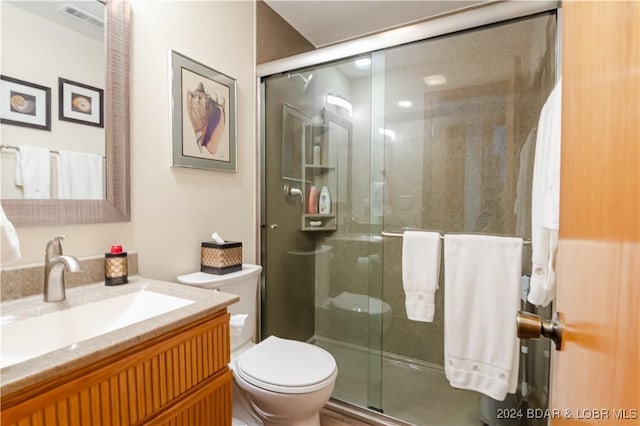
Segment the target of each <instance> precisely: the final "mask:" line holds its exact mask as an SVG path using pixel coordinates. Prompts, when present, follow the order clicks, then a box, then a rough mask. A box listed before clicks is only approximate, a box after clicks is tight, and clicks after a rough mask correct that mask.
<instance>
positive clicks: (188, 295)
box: [0, 276, 239, 398]
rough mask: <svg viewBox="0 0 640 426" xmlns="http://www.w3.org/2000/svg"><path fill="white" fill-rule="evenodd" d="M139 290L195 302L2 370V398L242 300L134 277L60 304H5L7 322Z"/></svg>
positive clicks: (87, 288) (33, 299)
mask: <svg viewBox="0 0 640 426" xmlns="http://www.w3.org/2000/svg"><path fill="white" fill-rule="evenodd" d="M140 290H149V291H153V292H157V293H162V294H166V295H169V296H174V297H180V298H185V299H190V300H193V301H194V303H192V304H190V305H187V306H184V307H182V308H179V309H176V310H173V311H170V312H167V313H165V314H162V315H159V316H156V317H153V318H150V319H147V320H144V321H140V322H137V323H135V324H131V325H129V326H126V327H123V328H120V329H118V330H115V331H112V332H109V333H107V334H103V335H101V336H97V337H93V338H90V339H87V340H84V341H82V342H78V343H76V344H73V345H71V346H68V347H65V348H62V349H59V350H56V351H53V352H49V353H46V354H44V355H41V356H38V357H35V358H32V359H29V360H26V361H23V362H20V363H18V364H14V365H9V366H7V367H5V368H3V369H1V370H0V394H1V396H2V397H3V398H4V397H5V396H7V395H11V394H14V393H16V392H18V391H20V390H21V389H24V388H26V387H31V386H32V385H36V384H38V383H39V382H43V381H46V380H48V379H50V378H52V377H57V376H59V375H62V374H64V373H66V372H68V371H71V370H75V369H77V368H81V367H85V366H87V365H89V364H92V363H94V362H96V361H99V360H101V359H103V358H106V357H108V356H111V355H113V354H115V353H118V352H121V351H123V350H126V349H128V348H131V347H133V346H135V345H137V344H139V343H142V342H144V341H146V340H149V339H152V338H154V337H156V336H159V335H161V334H164V333H167V332H169V331H171V330H173V329H175V328H178V327H180V326H183V325H185V324H189V323H191V322H194V321H196V320H199V319H202V318H204V317H207V316H210V315H212V314H214V313H215V312H218V311H220V310H222V309H226V307H227V306H228V305H230V304H232V303H235V302H237V301H238V300H239V298H238V296H237V295H233V294H228V293H223V292H218V291H211V290H204V289H202V288H197V287H190V286H186V285H182V284H177V283H170V282H166V281H158V280H153V279H149V278H144V277H140V276H131V277H129V283H128V284H125V285H120V286H112V287H108V286H105V285H104V283H103V282H99V283H93V284H87V285H83V286H79V287H75V288H70V289H67V291H66V294H67V298H66V299H65V300H63V301H61V302H55V303H47V302H44V301H43V300H42V295H41V294H39V295H36V296H29V297H24V298H21V299H16V300H12V301H7V302H2V305H1V306H2V320H3V322H4V321H13V320H20V319H25V318H31V317H34V316H38V315H44V314H48V313H51V312H56V311H59V310H63V309H68V308H71V307H74V306H78V305H83V304H87V303H91V302H95V301H100V300H104V299H108V298H111V297H116V296H121V295H125V294H127V293H132V292H135V291H140Z"/></svg>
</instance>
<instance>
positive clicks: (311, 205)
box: [307, 186, 318, 214]
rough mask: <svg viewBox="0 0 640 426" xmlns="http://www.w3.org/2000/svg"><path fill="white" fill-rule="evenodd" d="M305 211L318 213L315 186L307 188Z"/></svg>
mask: <svg viewBox="0 0 640 426" xmlns="http://www.w3.org/2000/svg"><path fill="white" fill-rule="evenodd" d="M307 213H308V214H317V213H318V189H317V188H316V187H315V186H311V188H309V199H308V200H307Z"/></svg>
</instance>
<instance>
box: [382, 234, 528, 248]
mask: <svg viewBox="0 0 640 426" xmlns="http://www.w3.org/2000/svg"><path fill="white" fill-rule="evenodd" d="M380 235H382V236H383V237H392V238H402V237H403V235H404V233H402V232H387V231H382V232H380ZM471 235H491V234H479V233H471ZM496 236H501V235H496ZM513 238H521V237H513ZM440 239H441V240H444V235H442V234H440ZM522 245H524V246H530V245H531V240H525V239H524V238H523V239H522Z"/></svg>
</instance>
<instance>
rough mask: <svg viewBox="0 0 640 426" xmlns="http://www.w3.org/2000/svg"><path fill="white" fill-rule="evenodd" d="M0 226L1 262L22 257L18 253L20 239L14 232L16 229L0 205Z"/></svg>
mask: <svg viewBox="0 0 640 426" xmlns="http://www.w3.org/2000/svg"><path fill="white" fill-rule="evenodd" d="M0 228H1V229H0V232H1V233H2V246H1V247H0V252H2V255H1V256H0V257H1V261H2V263H5V262H10V261H12V260H15V259H19V258H20V257H22V254H21V253H20V240H19V239H18V234H17V233H16V229H15V228H14V227H13V224H12V223H11V221H10V220H9V218H7V215H6V214H5V213H4V209H3V208H2V206H0Z"/></svg>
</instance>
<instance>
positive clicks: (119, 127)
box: [2, 0, 131, 227]
mask: <svg viewBox="0 0 640 426" xmlns="http://www.w3.org/2000/svg"><path fill="white" fill-rule="evenodd" d="M130 16H131V13H130V6H129V2H128V0H107V1H106V2H105V18H106V19H105V21H106V22H105V58H106V61H105V62H106V70H105V71H106V73H105V91H104V95H105V158H106V188H105V195H106V197H105V198H106V199H104V200H13V199H3V200H2V207H3V208H4V211H5V213H6V214H7V217H8V218H9V220H11V222H12V223H13V224H14V225H15V226H18V227H20V226H51V225H71V224H90V223H105V222H127V221H129V220H131V214H130V210H131V207H130V204H131V200H130V193H129V183H130V172H129V48H130V44H131V42H130V33H129V29H130V25H129V24H130Z"/></svg>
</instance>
